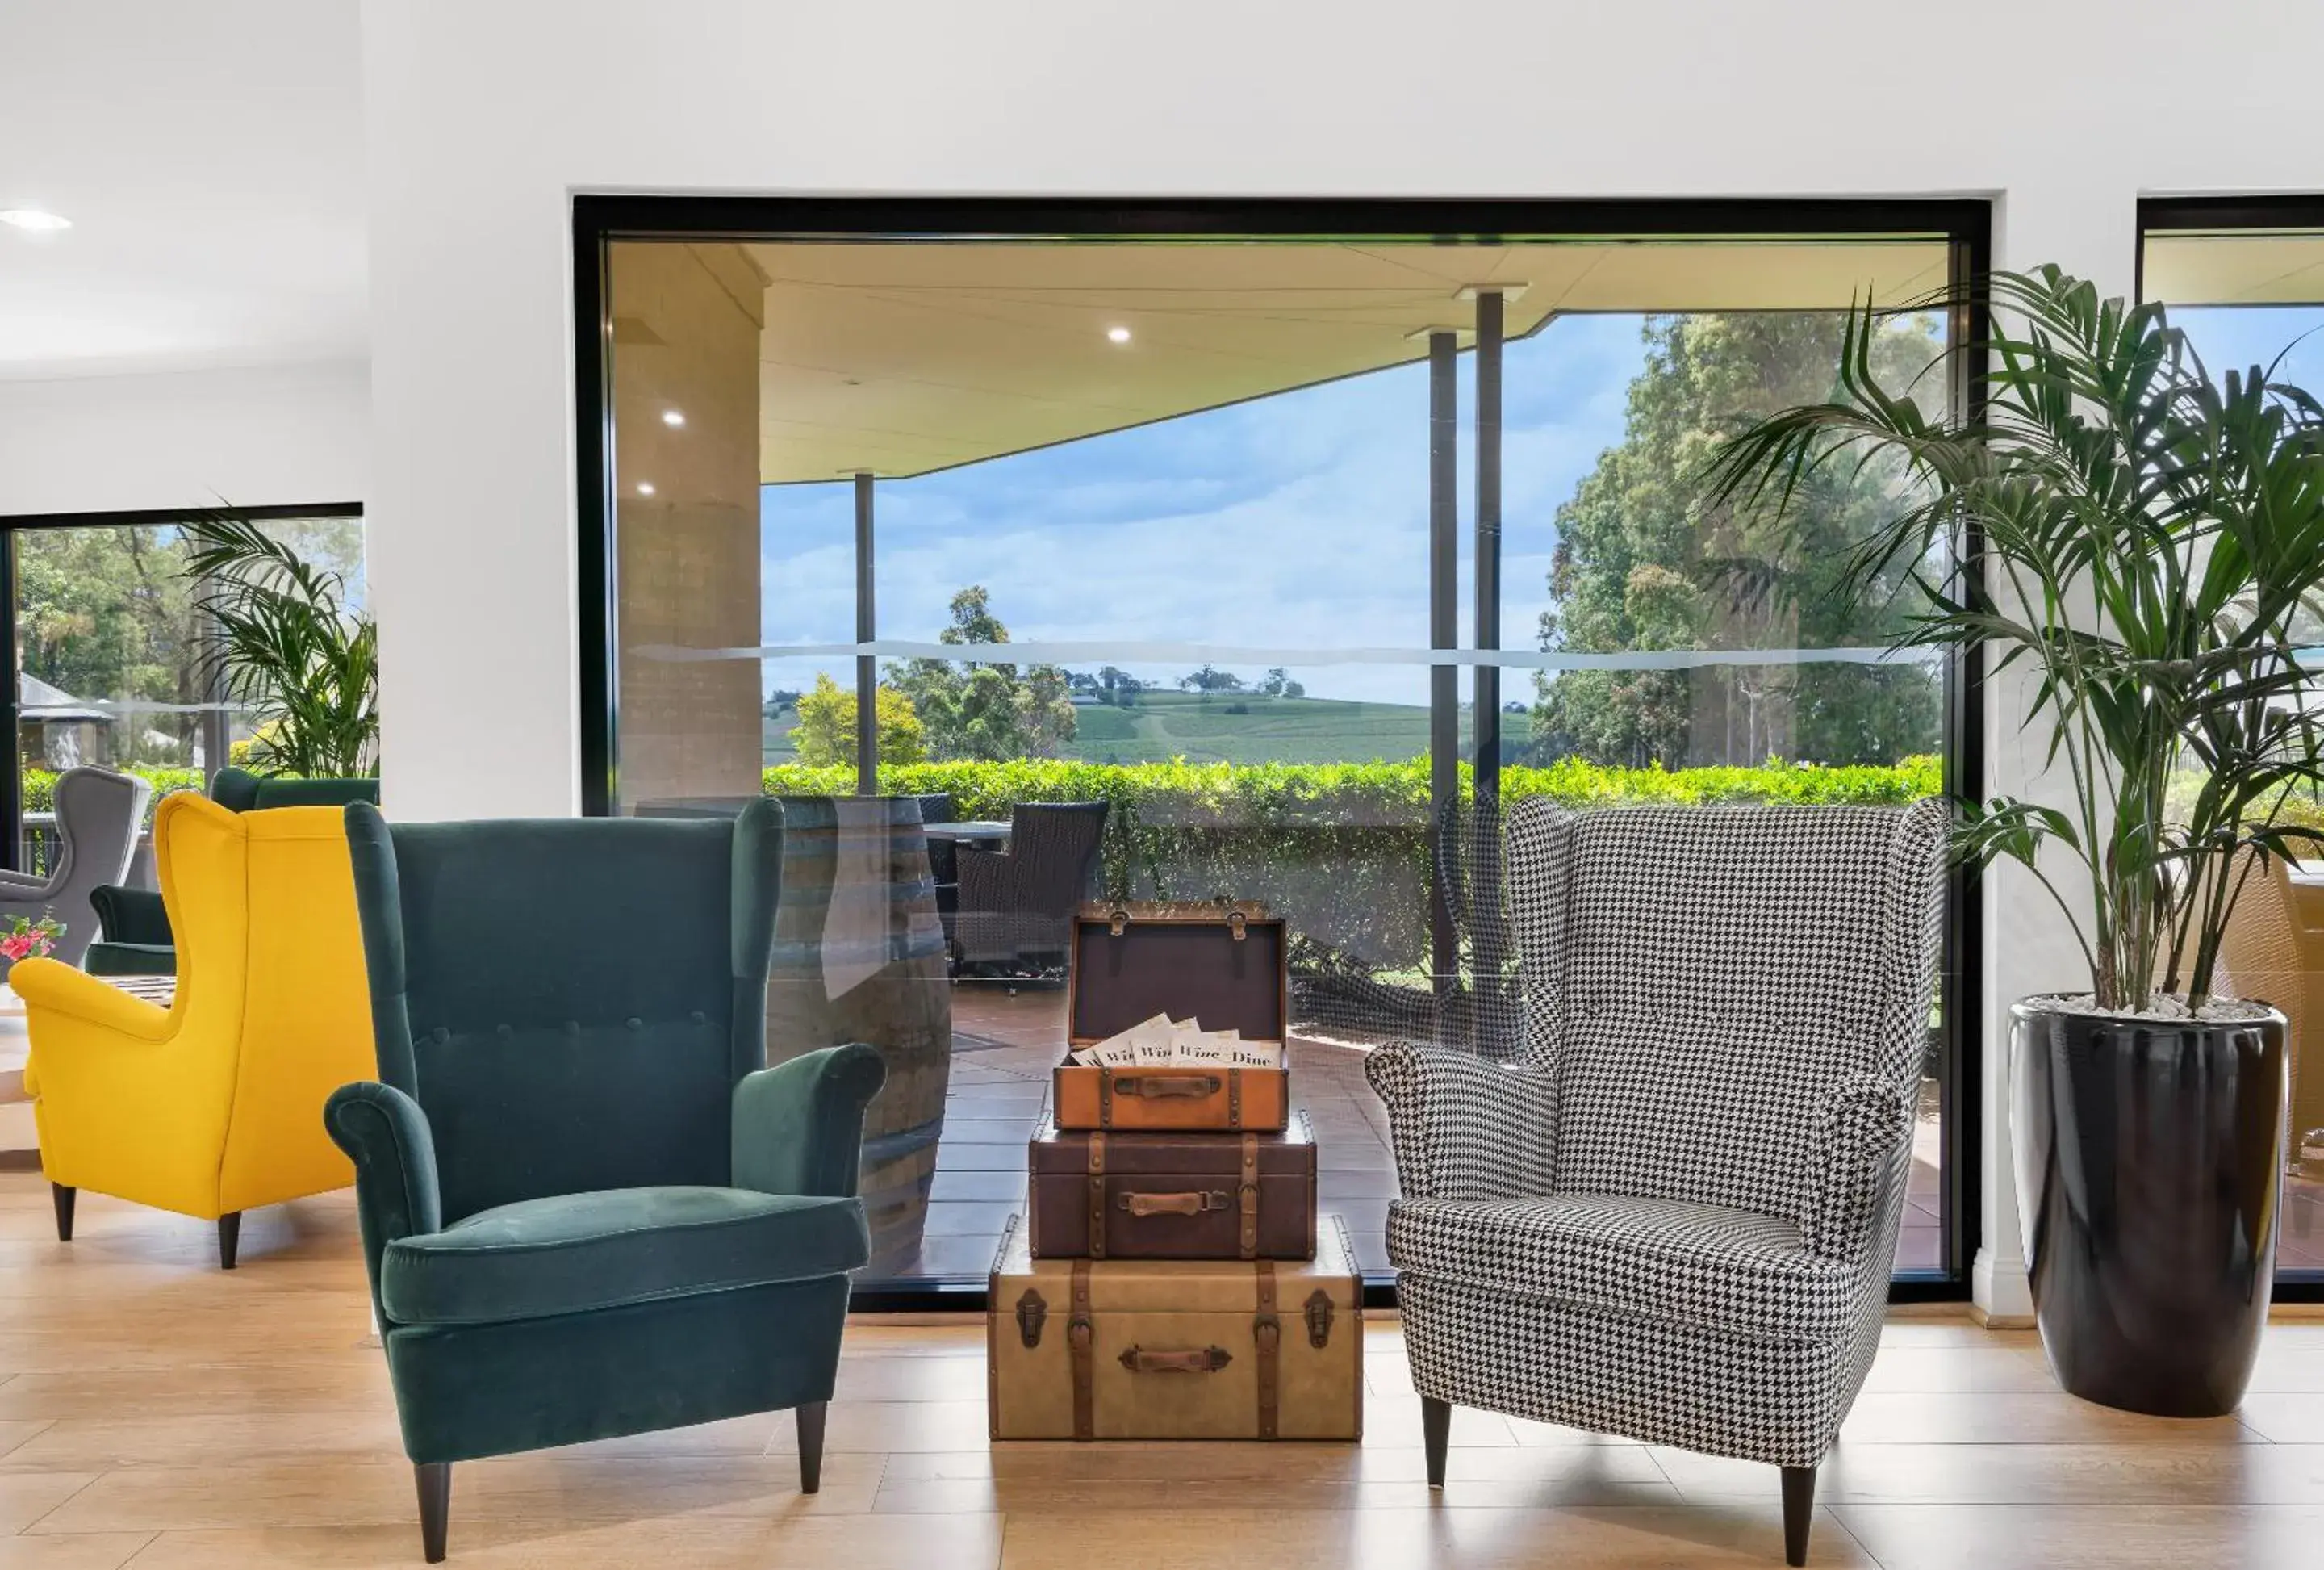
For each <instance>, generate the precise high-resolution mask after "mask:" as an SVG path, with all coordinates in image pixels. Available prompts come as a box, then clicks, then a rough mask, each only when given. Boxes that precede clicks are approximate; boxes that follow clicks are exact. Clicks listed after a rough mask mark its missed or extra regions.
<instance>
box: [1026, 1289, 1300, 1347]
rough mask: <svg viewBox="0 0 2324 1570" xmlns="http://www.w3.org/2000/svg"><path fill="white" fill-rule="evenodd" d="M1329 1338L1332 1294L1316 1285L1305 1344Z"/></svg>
mask: <svg viewBox="0 0 2324 1570" xmlns="http://www.w3.org/2000/svg"><path fill="white" fill-rule="evenodd" d="M1331 1339H1332V1294H1330V1293H1329V1292H1326V1291H1324V1290H1323V1288H1321V1287H1318V1288H1315V1290H1314V1292H1313V1293H1311V1294H1309V1296H1308V1298H1307V1344H1308V1345H1310V1346H1312V1347H1314V1348H1315V1349H1316V1350H1318V1351H1321V1350H1322V1349H1323V1347H1324V1346H1326V1345H1327V1344H1330V1342H1331ZM1028 1344H1029V1343H1028Z"/></svg>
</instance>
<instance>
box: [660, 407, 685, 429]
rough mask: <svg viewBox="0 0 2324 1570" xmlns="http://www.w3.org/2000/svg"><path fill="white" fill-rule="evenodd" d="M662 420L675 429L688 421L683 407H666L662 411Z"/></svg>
mask: <svg viewBox="0 0 2324 1570" xmlns="http://www.w3.org/2000/svg"><path fill="white" fill-rule="evenodd" d="M661 422H662V423H663V424H664V425H667V426H669V428H670V429H673V430H675V429H678V427H679V426H681V425H684V424H685V423H686V411H684V410H682V409H665V410H663V411H661Z"/></svg>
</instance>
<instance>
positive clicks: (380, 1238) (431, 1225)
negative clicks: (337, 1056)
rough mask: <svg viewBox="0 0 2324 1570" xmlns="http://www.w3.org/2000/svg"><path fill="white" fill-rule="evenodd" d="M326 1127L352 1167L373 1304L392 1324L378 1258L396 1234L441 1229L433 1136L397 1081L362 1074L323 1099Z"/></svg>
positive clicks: (382, 1320) (383, 1320) (424, 1117)
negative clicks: (382, 1295)
mask: <svg viewBox="0 0 2324 1570" xmlns="http://www.w3.org/2000/svg"><path fill="white" fill-rule="evenodd" d="M323 1128H324V1130H325V1131H327V1133H328V1134H329V1135H330V1136H331V1142H332V1143H333V1144H335V1145H337V1146H338V1148H339V1149H340V1150H344V1151H346V1155H347V1159H349V1160H351V1161H353V1162H354V1163H355V1212H356V1216H357V1219H358V1220H359V1221H360V1223H361V1224H362V1226H363V1243H364V1270H366V1271H367V1272H368V1273H369V1275H370V1277H371V1298H372V1307H373V1308H374V1310H376V1311H377V1312H378V1313H379V1316H380V1321H379V1322H380V1324H381V1325H386V1324H388V1323H389V1322H390V1321H389V1319H388V1316H387V1310H386V1305H385V1304H384V1303H383V1301H382V1300H381V1298H380V1291H379V1261H380V1256H381V1255H382V1254H383V1253H385V1252H386V1251H387V1245H388V1244H390V1243H392V1242H395V1241H396V1240H397V1239H399V1238H407V1237H414V1236H423V1235H425V1234H427V1233H432V1232H440V1231H442V1230H443V1226H444V1208H443V1198H442V1194H441V1191H440V1190H439V1189H438V1187H437V1182H436V1136H435V1134H434V1133H433V1132H432V1131H430V1130H429V1127H428V1114H427V1113H425V1112H423V1111H421V1110H420V1104H419V1103H418V1102H416V1101H414V1100H412V1099H411V1098H410V1096H408V1095H406V1094H403V1093H402V1092H401V1091H400V1090H398V1089H396V1088H395V1087H394V1086H393V1085H381V1084H379V1083H378V1082H377V1081H375V1080H369V1079H360V1080H357V1081H355V1083H354V1084H353V1085H341V1086H339V1088H338V1089H337V1090H335V1091H333V1092H332V1093H331V1098H330V1099H329V1100H328V1101H327V1102H325V1103H324V1104H323Z"/></svg>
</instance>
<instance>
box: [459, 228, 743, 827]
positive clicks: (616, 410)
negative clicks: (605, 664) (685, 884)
mask: <svg viewBox="0 0 2324 1570" xmlns="http://www.w3.org/2000/svg"><path fill="white" fill-rule="evenodd" d="M612 254H613V263H612V272H611V276H610V282H609V292H610V301H609V303H610V304H611V307H612V310H613V319H615V320H616V321H617V322H628V323H631V324H632V327H631V328H629V329H627V337H623V336H622V335H619V334H617V335H616V341H615V345H614V349H613V382H612V390H613V473H614V476H615V477H616V481H617V486H616V492H615V503H614V535H613V551H614V561H613V571H614V582H615V583H616V584H617V585H618V586H619V589H620V602H619V605H618V606H617V614H616V616H615V618H614V623H613V636H614V650H615V659H616V661H617V663H616V665H615V679H616V680H617V682H618V686H617V688H616V689H615V691H616V695H617V697H616V713H618V714H619V715H620V716H621V725H620V730H619V733H618V735H617V741H616V744H617V746H618V747H619V750H620V756H619V759H618V762H619V769H620V781H621V784H620V798H619V799H618V800H616V801H615V802H614V803H613V810H614V811H615V812H621V813H627V812H634V811H636V810H637V808H638V807H639V806H640V805H641V803H645V802H651V801H658V800H672V799H676V800H687V799H701V798H714V799H735V798H749V797H754V796H756V795H758V794H759V792H760V790H761V780H762V778H763V775H762V770H763V768H764V765H765V757H764V751H765V742H764V734H765V728H766V722H765V718H764V714H763V711H762V709H761V697H762V692H761V680H760V670H761V667H760V662H759V660H756V659H755V658H737V659H728V660H663V659H657V658H655V657H654V656H653V655H652V654H651V653H650V652H648V651H650V650H651V649H653V648H654V647H656V646H657V645H662V644H676V645H678V646H681V647H686V646H693V647H710V648H722V649H755V648H756V647H757V646H758V645H759V642H760V641H761V640H760V631H759V623H760V604H759V557H760V540H759V334H760V329H761V325H762V318H763V317H764V316H765V314H766V287H767V281H766V277H765V274H763V273H761V272H760V271H759V267H758V263H755V262H754V261H752V258H751V254H750V253H749V252H748V251H746V250H745V249H744V248H743V247H742V246H740V245H669V244H663V243H659V242H646V241H640V242H636V243H623V244H621V245H615V246H613V248H612ZM529 696H530V695H526V694H512V695H510V696H509V697H507V698H506V699H505V700H504V701H506V702H510V703H515V704H518V705H519V706H521V704H522V703H523V701H524V700H525V699H526V697H529Z"/></svg>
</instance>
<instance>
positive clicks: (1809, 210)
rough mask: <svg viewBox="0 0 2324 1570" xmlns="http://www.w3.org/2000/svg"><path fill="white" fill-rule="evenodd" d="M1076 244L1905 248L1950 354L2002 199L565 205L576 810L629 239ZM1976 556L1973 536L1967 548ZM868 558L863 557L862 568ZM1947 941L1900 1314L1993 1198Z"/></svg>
mask: <svg viewBox="0 0 2324 1570" xmlns="http://www.w3.org/2000/svg"><path fill="white" fill-rule="evenodd" d="M1057 235H1074V236H1088V237H1092V238H1097V239H1103V240H1113V241H1136V240H1151V241H1160V240H1167V239H1185V238H1193V237H1214V238H1233V239H1284V240H1295V241H1296V240H1303V239H1305V240H1324V239H1332V238H1354V237H1367V238H1372V239H1391V238H1392V239H1396V240H1399V241H1406V242H1409V241H1413V240H1422V241H1431V240H1433V241H1435V242H1437V243H1441V244H1448V245H1450V244H1498V243H1501V242H1502V241H1503V240H1505V239H1507V238H1510V237H1521V238H1530V237H1534V236H1540V235H1558V236H1564V237H1572V238H1575V239H1583V238H1591V237H1604V236H1621V237H1624V238H1637V239H1642V240H1653V239H1667V240H1683V239H1696V240H1720V239H1745V238H1748V239H1756V240H1767V239H1800V240H1810V241H1812V240H1834V241H1839V240H1849V239H1857V240H1861V239H1867V238H1875V237H1880V236H1910V237H1914V238H1920V239H1931V240H1939V241H1941V242H1942V243H1944V244H1945V245H1947V247H1948V251H1949V258H1950V266H1949V278H1948V294H1949V296H1950V299H1951V300H1952V307H1951V311H1950V321H1949V323H1948V326H1949V328H1950V341H1951V342H1952V344H1954V345H1955V346H1961V345H1969V344H1977V343H1981V342H1984V341H1985V340H1986V339H1987V337H1988V336H1989V322H1988V312H1987V300H1986V297H1985V291H1984V289H1983V287H1982V280H1983V279H1984V278H1985V276H1986V275H1987V273H1988V272H1990V271H1991V267H1992V254H1993V252H1992V245H1993V239H1992V235H1993V208H1992V203H1991V202H1990V201H1988V200H1985V199H1959V198H1927V199H1920V198H1898V199H1755V198H1731V199H1730V198H1708V199H1635V200H1632V199H1618V200H1569V199H1406V198H1351V199H1307V198H1266V197H1253V198H1231V199H1203V198H1134V199H1118V200H1106V199H1084V198H1015V197H994V198H982V197H938V198H910V197H860V198H859V197H715V196H677V195H670V196H653V195H636V194H590V193H576V195H575V196H574V197H573V198H572V243H573V252H572V265H573V273H572V282H573V365H574V404H573V416H574V452H575V461H576V488H575V495H576V510H575V511H576V517H575V528H576V541H575V543H576V565H577V568H578V572H577V581H578V584H579V591H578V592H579V600H580V603H579V607H578V610H579V628H578V633H579V639H578V648H579V658H580V666H579V670H578V673H577V674H578V681H577V683H576V688H577V693H578V713H577V715H576V720H577V723H578V733H579V737H580V749H579V752H580V768H581V779H580V790H581V802H582V811H583V812H584V813H585V814H587V815H590V816H604V815H605V814H607V813H609V812H610V811H611V810H612V808H613V802H614V801H615V800H617V799H619V790H618V780H617V778H616V774H615V771H616V769H617V767H618V747H617V736H618V733H619V724H620V716H619V714H618V712H617V705H616V694H617V692H618V690H619V688H618V683H617V681H616V679H615V670H614V641H613V624H614V616H615V614H616V609H617V604H618V594H619V586H618V584H617V583H616V582H615V579H614V574H613V563H614V561H615V560H616V559H617V557H616V555H615V551H614V541H613V527H614V512H615V510H614V506H613V465H612V455H613V399H612V396H611V392H612V387H611V383H610V379H609V375H608V367H609V363H610V356H611V351H612V337H613V324H612V312H611V307H610V300H609V294H608V289H609V283H610V279H609V269H608V260H609V247H610V246H611V245H613V243H614V242H616V241H620V240H666V241H688V240H692V241H703V240H727V241H736V242H752V241H768V240H779V239H792V240H798V239H816V240H824V241H831V242H852V243H866V242H869V243H882V242H885V243H895V244H905V243H911V242H914V241H953V242H959V241H964V240H976V239H989V240H1011V239H1029V238H1036V237H1042V236H1057ZM1951 364H1952V366H1953V373H1954V384H1953V387H1952V394H1953V398H1954V402H1955V407H1957V408H1960V409H1964V410H1969V411H1975V410H1977V409H1978V408H1979V407H1980V406H1981V404H1982V402H1983V399H1984V395H1985V374H1984V369H1983V366H1982V365H1980V364H1975V363H1973V356H1969V355H1965V354H1963V355H1956V356H1953V359H1952V361H1951ZM1968 545H1969V550H1972V551H1973V550H1974V549H1975V541H1974V540H1970V541H1969V542H1968ZM860 570H862V564H860V563H859V571H860ZM1983 678H1984V661H1983V659H1982V656H1981V654H1980V653H1979V651H1977V650H1975V649H1970V650H1967V651H1961V652H1960V653H1959V654H1957V655H1955V656H1954V657H1953V658H1952V659H1951V660H1949V661H1948V664H1947V667H1946V681H1945V760H1944V762H1945V781H1944V783H1945V789H1946V790H1947V791H1948V793H1950V794H1952V795H1955V796H1969V797H1980V796H1982V794H1983V792H1984V788H1985V780H1986V760H1985V746H1984V679H1983ZM1946 904H1947V913H1946V938H1945V950H1944V956H1943V959H1942V961H1941V975H1940V981H1939V987H1940V999H1941V1003H1940V1007H1941V1016H1942V1019H1943V1021H1944V1031H1945V1038H1946V1039H1945V1043H1944V1049H1943V1053H1942V1057H1943V1063H1942V1067H1941V1074H1940V1077H1939V1085H1940V1096H1941V1111H1942V1120H1941V1128H1942V1138H1943V1150H1942V1162H1943V1167H1942V1171H1941V1182H1942V1204H1943V1214H1942V1216H1941V1221H1942V1228H1941V1241H1942V1251H1943V1264H1942V1266H1941V1269H1939V1270H1928V1271H1910V1272H1904V1273H1900V1274H1896V1275H1894V1276H1892V1277H1891V1279H1890V1286H1889V1300H1890V1301H1891V1302H1892V1303H1921V1302H1959V1301H1966V1300H1967V1299H1968V1298H1969V1279H1970V1269H1971V1264H1972V1261H1973V1259H1974V1257H1975V1254H1976V1251H1977V1248H1978V1242H1979V1238H1978V1216H1979V1213H1980V1206H1981V1202H1982V1187H1983V1185H1982V1169H1981V1166H1980V1163H1981V1162H1982V1160H1983V1159H1984V1150H1983V1136H1982V1126H1983V1121H1984V1118H1983V1095H1984V1084H1985V1076H1986V1071H1987V1061H1986V1059H1987V1042H1986V1039H1985V1035H1986V1032H1985V1021H1984V1013H1983V1010H1984V1002H1985V998H1984V985H1983V974H1982V973H1983V967H1982V965H1981V962H1980V948H1981V932H1982V921H1981V919H1980V914H1979V906H1978V880H1977V877H1976V874H1975V873H1972V872H1969V871H1968V870H1965V869H1956V870H1954V872H1953V873H1951V874H1950V879H1949V882H1948V885H1947V896H1946ZM984 1299H985V1288H983V1286H982V1284H981V1283H974V1284H945V1283H938V1282H930V1283H928V1284H927V1285H926V1286H917V1285H915V1286H909V1287H902V1286H898V1287H886V1286H882V1287H874V1288H858V1289H857V1291H856V1293H855V1296H854V1300H853V1306H854V1307H855V1308H856V1309H857V1310H859V1311H864V1312H880V1311H893V1312H914V1313H921V1312H930V1311H964V1312H982V1310H983V1308H984ZM1365 1300H1366V1302H1367V1303H1368V1304H1372V1305H1376V1306H1381V1307H1388V1306H1392V1305H1393V1304H1394V1302H1395V1288H1394V1286H1393V1284H1392V1283H1386V1282H1379V1281H1373V1282H1369V1283H1368V1284H1367V1287H1366V1291H1365Z"/></svg>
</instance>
